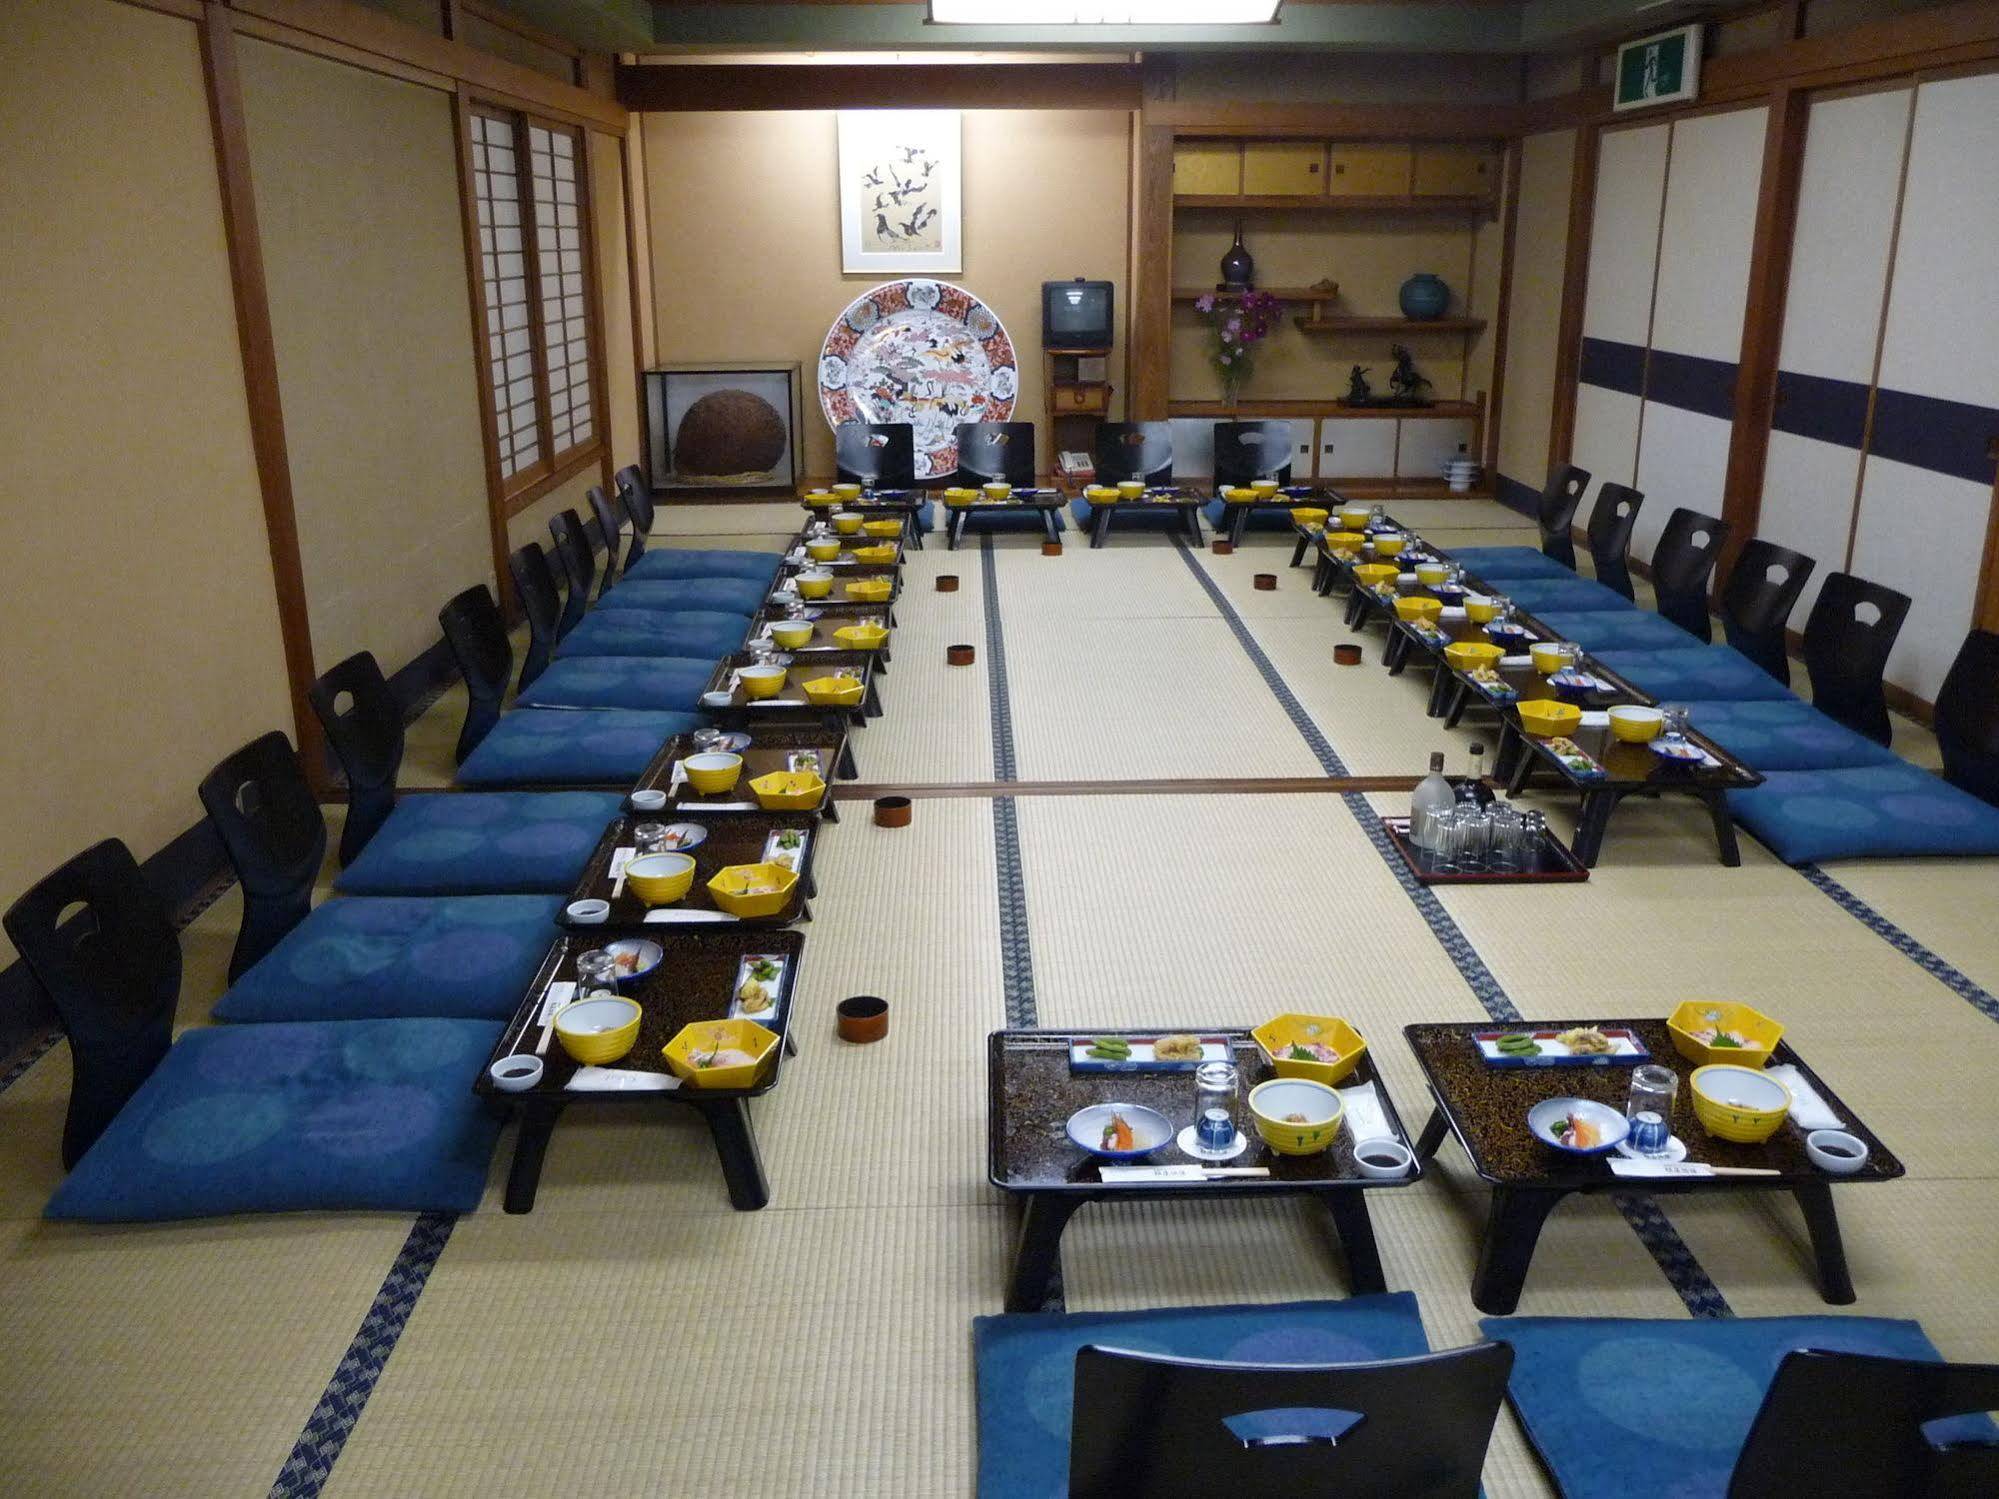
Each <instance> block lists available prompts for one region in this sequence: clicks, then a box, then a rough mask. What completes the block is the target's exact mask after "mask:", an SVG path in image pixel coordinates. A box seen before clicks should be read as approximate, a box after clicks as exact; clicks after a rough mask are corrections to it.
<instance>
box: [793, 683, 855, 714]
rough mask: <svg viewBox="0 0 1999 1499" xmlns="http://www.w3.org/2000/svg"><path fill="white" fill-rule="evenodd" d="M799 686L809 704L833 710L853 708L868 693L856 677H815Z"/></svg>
mask: <svg viewBox="0 0 1999 1499" xmlns="http://www.w3.org/2000/svg"><path fill="white" fill-rule="evenodd" d="M798 685H799V687H800V689H801V690H802V691H803V692H804V693H805V697H806V700H807V701H808V702H813V703H817V704H819V705H820V706H821V707H831V708H851V707H853V706H854V704H856V703H858V702H859V701H860V700H861V696H862V694H863V693H865V692H866V691H867V688H866V687H865V686H864V685H863V684H862V683H861V682H860V681H859V680H858V679H856V678H854V677H813V678H811V679H810V680H808V681H804V682H800V683H799V684H798Z"/></svg>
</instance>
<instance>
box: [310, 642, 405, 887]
mask: <svg viewBox="0 0 1999 1499" xmlns="http://www.w3.org/2000/svg"><path fill="white" fill-rule="evenodd" d="M306 696H307V697H308V698H310V699H311V701H312V711H313V712H314V713H315V714H316V715H317V716H318V718H319V722H320V726H321V727H322V728H324V729H325V730H326V742H327V744H328V745H329V746H330V747H331V749H332V750H333V758H334V759H336V760H338V761H339V762H340V769H341V772H342V774H344V775H345V776H346V777H347V822H346V825H345V826H344V827H342V828H341V830H340V863H341V865H342V866H343V867H344V866H346V865H348V864H352V863H353V862H354V861H355V860H356V859H357V858H359V857H360V855H361V850H362V849H364V848H366V847H367V846H368V840H369V839H370V838H373V837H374V836H375V834H376V833H377V832H378V831H380V829H381V826H382V824H383V823H385V822H387V821H388V820H389V814H390V813H391V812H393V811H395V810H396V772H397V771H399V770H401V769H402V764H403V712H402V707H401V705H400V704H398V703H397V702H396V695H395V693H394V692H393V691H391V690H390V688H389V679H388V678H387V677H385V676H383V675H382V668H381V666H380V665H379V664H377V662H376V660H375V656H374V653H373V652H372V651H357V652H356V653H355V654H354V655H352V656H349V657H348V658H347V659H346V660H345V661H342V662H341V663H340V664H339V665H337V666H335V667H334V668H333V669H332V670H331V671H328V672H326V673H325V674H323V675H322V676H321V677H320V679H319V680H318V681H316V682H314V683H313V684H312V687H311V688H310V689H309V690H308V692H307V693H306ZM343 700H344V701H345V703H346V706H345V707H342V706H341V704H342V702H343Z"/></svg>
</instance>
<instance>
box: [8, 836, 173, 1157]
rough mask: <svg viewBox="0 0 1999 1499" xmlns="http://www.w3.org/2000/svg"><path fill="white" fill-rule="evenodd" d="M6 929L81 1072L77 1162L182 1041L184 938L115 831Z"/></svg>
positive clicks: (67, 1133) (76, 1088) (37, 894)
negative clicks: (178, 1021)
mask: <svg viewBox="0 0 1999 1499" xmlns="http://www.w3.org/2000/svg"><path fill="white" fill-rule="evenodd" d="M79 905H80V906H81V907H82V909H81V910H78V911H74V912H72V911H71V908H72V907H75V906H79ZM0 927H5V928H6V931H7V938H8V940H9V941H11V942H12V943H13V944H14V947H15V950H16V951H17V952H19V953H20V955H21V960H22V961H23V962H24V963H26V964H27V965H28V972H30V973H31V974H33V975H34V977H35V982H36V983H38V984H40V985H41V986H42V989H43V992H45V993H46V994H47V995H48V997H49V1000H50V1002H51V1003H52V1004H53V1005H54V1006H55V1011H56V1015H57V1017H58V1018H59V1019H60V1020H61V1021H62V1028H63V1034H64V1035H65V1036H66V1037H68V1039H69V1051H70V1066H71V1068H72V1070H73V1074H74V1079H73V1081H72V1082H71V1083H70V1088H69V1113H68V1116H67V1117H66V1118H65V1119H64V1121H63V1131H62V1163H63V1166H64V1167H65V1168H68V1167H71V1166H74V1165H75V1164H76V1163H77V1162H78V1161H79V1160H80V1159H82V1156H83V1153H84V1152H85V1151H86V1150H88V1149H90V1147H91V1146H92V1145H93V1144H95V1143H96V1140H97V1137H98V1136H99V1135H101V1134H103V1133H104V1130H105V1128H106V1126H108V1125H109V1124H110V1123H111V1121H112V1119H114V1118H115V1117H116V1116H117V1113H118V1111H119V1110H120V1109H122V1108H123V1107H124V1106H125V1105H126V1103H127V1102H128V1101H129V1100H130V1099H131V1097H132V1095H133V1094H134V1093H136V1092H137V1091H138V1090H139V1085H140V1084H141V1083H143V1082H144V1081H145V1080H146V1078H147V1077H148V1076H149V1075H151V1073H152V1070H153V1069H154V1068H155V1067H157V1066H158V1065H159V1064H160V1059H161V1058H162V1057H164V1056H165V1055H166V1054H167V1048H168V1047H170V1046H171V1045H172V1044H173V1018H174V1007H175V1005H176V1004H177V1003H178V1002H179V1000H180V939H179V938H178V937H176V936H175V935H174V928H173V923H172V922H171V921H170V920H169V919H168V917H167V910H166V904H165V902H163V901H162V900H161V899H160V897H159V896H158V895H157V894H156V893H155V892H154V890H153V888H152V886H150V885H148V884H147V883H146V877H145V875H144V874H143V873H142V872H141V871H140V869H139V864H138V861H137V860H136V859H134V858H133V857H132V851H131V850H130V849H128V848H127V847H125V845H124V844H123V843H121V842H120V841H119V840H118V839H116V838H107V839H105V840H104V841H103V842H102V843H99V844H96V845H95V846H93V847H91V848H87V849H85V850H84V851H83V852H82V853H80V854H78V855H77V856H76V857H75V858H73V859H71V860H69V862H68V863H66V864H64V865H63V866H62V867H61V868H59V869H57V870H55V871H54V872H53V873H51V874H49V875H48V876H47V877H45V878H44V879H42V880H41V881H40V882H39V883H37V884H36V885H35V886H34V887H33V888H32V889H30V890H29V891H27V893H26V894H24V895H23V896H22V897H21V898H20V899H19V900H17V901H15V902H14V904H13V905H11V906H9V907H8V908H7V914H6V915H5V916H0Z"/></svg>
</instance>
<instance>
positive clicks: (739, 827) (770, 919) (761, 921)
mask: <svg viewBox="0 0 1999 1499" xmlns="http://www.w3.org/2000/svg"><path fill="white" fill-rule="evenodd" d="M747 795H748V790H747V788H745V796H746V797H747ZM641 822H656V823H673V822H692V823H696V824H698V825H700V826H701V827H702V828H703V829H705V830H706V832H707V835H708V836H707V837H706V838H704V839H702V841H701V842H699V843H697V844H695V845H694V846H693V847H692V848H683V849H678V850H667V852H678V853H684V854H686V855H687V856H688V857H689V858H691V859H692V860H693V861H694V883H693V885H692V886H691V887H690V888H689V890H688V892H687V893H686V894H685V895H683V896H681V898H680V899H679V900H677V901H674V902H673V903H671V904H670V905H667V906H660V907H653V906H648V905H647V904H646V903H645V902H644V901H643V900H641V899H639V896H638V893H637V892H636V891H634V890H633V889H632V887H631V883H630V882H629V881H628V880H624V879H622V878H620V876H619V874H618V873H617V869H618V858H617V856H618V852H619V850H620V849H630V848H632V847H634V845H633V842H632V828H633V827H634V826H635V825H637V824H638V823H641ZM819 833H820V827H819V817H818V814H817V813H814V812H763V811H756V812H736V813H731V814H729V815H727V816H718V815H715V814H712V813H711V814H707V815H703V814H702V813H700V812H699V811H698V810H696V809H695V808H692V807H686V808H682V809H680V810H679V811H677V812H675V813H674V814H673V815H672V816H668V815H667V813H666V812H665V811H659V812H628V813H626V814H625V815H623V816H622V817H615V818H613V819H612V820H611V823H610V825H609V826H608V827H606V828H605V829H604V836H603V837H602V838H599V839H598V840H597V846H596V848H594V849H592V850H591V851H590V857H589V859H588V860H586V861H585V862H584V865H583V872H582V873H581V874H579V875H577V877H576V887H575V888H574V889H573V890H571V891H570V892H569V900H570V901H571V902H574V901H579V900H601V901H607V902H609V903H610V907H611V914H610V916H609V917H608V918H607V919H606V920H605V921H603V922H600V923H595V924H592V925H589V926H583V925H579V924H577V923H576V922H575V921H574V920H573V919H572V918H571V917H570V916H569V914H568V912H567V911H566V910H565V911H563V912H562V913H561V914H559V915H558V916H557V917H556V920H557V921H558V922H559V923H560V924H561V925H563V926H566V927H571V928H573V929H574V930H576V931H578V932H581V933H583V934H584V935H586V936H587V935H588V934H590V933H591V932H604V931H609V932H611V933H612V934H614V935H617V936H646V937H652V938H655V939H656V938H657V937H658V936H659V934H660V933H661V932H674V931H683V930H686V929H687V928H689V927H709V926H757V927H773V926H789V925H791V924H792V923H793V922H795V921H810V920H811V919H812V908H811V906H810V905H809V904H808V901H809V900H810V899H811V896H812V891H813V881H812V865H813V862H814V860H816V859H817V858H818V856H819ZM774 842H776V843H784V842H792V843H794V844H795V847H793V848H789V849H786V850H785V852H786V853H787V854H788V855H789V856H790V857H791V858H793V859H795V861H796V862H795V864H794V865H793V867H794V868H796V869H797V870H798V883H797V884H796V885H794V886H793V887H792V890H791V896H790V898H789V899H788V900H786V901H785V903H784V905H783V906H782V907H781V908H780V909H779V910H778V912H777V914H775V915H773V916H744V917H736V916H731V915H729V914H728V913H727V912H724V911H722V910H721V908H720V907H718V906H717V905H716V904H715V897H714V895H713V894H711V893H710V892H709V889H708V881H710V880H712V879H713V878H714V877H715V875H716V874H717V873H718V872H719V871H721V870H723V869H727V868H729V867H730V866H732V865H736V864H761V863H763V862H765V859H764V855H765V853H766V852H767V851H769V850H770V849H771V848H772V845H773V843H774ZM627 857H629V856H627ZM654 910H660V911H685V912H695V913H704V912H705V913H710V914H709V917H708V919H700V918H697V919H695V920H665V921H648V920H646V917H647V915H648V914H649V913H650V912H652V911H654Z"/></svg>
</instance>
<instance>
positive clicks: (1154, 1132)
mask: <svg viewBox="0 0 1999 1499" xmlns="http://www.w3.org/2000/svg"><path fill="white" fill-rule="evenodd" d="M1113 1114H1122V1115H1123V1116H1124V1122H1125V1123H1126V1124H1129V1125H1130V1126H1131V1143H1132V1148H1131V1149H1130V1150H1106V1149H1104V1147H1103V1143H1102V1142H1103V1138H1104V1126H1105V1125H1107V1124H1109V1123H1110V1118H1111V1115H1113ZM1067 1129H1068V1134H1069V1142H1070V1144H1072V1145H1074V1146H1075V1147H1076V1148H1077V1149H1079V1150H1086V1151H1088V1152H1089V1153H1090V1154H1091V1155H1093V1156H1095V1157H1097V1159H1098V1160H1102V1161H1135V1160H1137V1159H1138V1158H1139V1157H1140V1156H1148V1155H1151V1154H1152V1152H1153V1151H1155V1150H1157V1149H1159V1147H1160V1146H1162V1145H1164V1144H1166V1143H1167V1142H1168V1141H1170V1140H1171V1139H1172V1138H1173V1122H1172V1121H1171V1120H1170V1119H1168V1118H1167V1117H1166V1116H1165V1115H1164V1114H1162V1113H1160V1112H1159V1110H1157V1109H1148V1108H1146V1107H1145V1106H1144V1105H1143V1104H1136V1103H1093V1104H1091V1105H1089V1106H1088V1107H1087V1108H1081V1109H1078V1110H1076V1112H1075V1113H1073V1114H1071V1115H1070V1116H1069V1123H1068V1125H1067Z"/></svg>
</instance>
